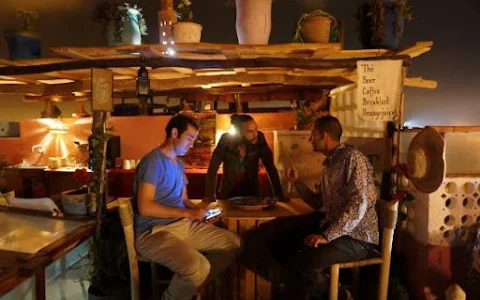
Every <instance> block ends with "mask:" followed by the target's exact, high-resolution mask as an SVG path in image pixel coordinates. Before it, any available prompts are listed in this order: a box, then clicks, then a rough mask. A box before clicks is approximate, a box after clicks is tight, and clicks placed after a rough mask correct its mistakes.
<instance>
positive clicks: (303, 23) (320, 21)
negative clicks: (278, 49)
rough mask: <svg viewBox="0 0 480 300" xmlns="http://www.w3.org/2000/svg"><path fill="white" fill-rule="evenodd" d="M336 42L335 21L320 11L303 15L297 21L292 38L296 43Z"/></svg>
mask: <svg viewBox="0 0 480 300" xmlns="http://www.w3.org/2000/svg"><path fill="white" fill-rule="evenodd" d="M338 40H339V31H338V22H337V19H335V17H334V16H332V15H331V14H329V13H327V12H324V11H323V10H320V9H318V10H314V11H312V12H311V13H308V14H304V15H303V16H302V17H301V18H300V20H298V23H297V30H296V32H295V36H294V38H293V41H294V42H296V43H337V42H338Z"/></svg>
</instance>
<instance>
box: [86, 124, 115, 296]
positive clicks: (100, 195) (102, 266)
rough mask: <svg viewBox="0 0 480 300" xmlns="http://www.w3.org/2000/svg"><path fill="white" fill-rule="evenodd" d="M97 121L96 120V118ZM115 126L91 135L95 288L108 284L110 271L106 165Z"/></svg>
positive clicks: (91, 256) (91, 275) (92, 263)
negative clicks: (106, 230) (106, 212)
mask: <svg viewBox="0 0 480 300" xmlns="http://www.w3.org/2000/svg"><path fill="white" fill-rule="evenodd" d="M94 122H95V120H94ZM111 132H113V127H109V128H106V129H105V130H103V132H94V133H93V134H92V136H91V139H90V143H91V145H90V146H91V147H92V156H91V166H92V169H93V170H92V171H93V173H92V176H91V178H90V180H91V182H90V183H89V186H90V192H91V193H93V194H95V201H96V228H95V234H94V236H93V238H92V239H91V243H90V252H89V256H90V262H91V268H90V271H91V272H90V282H91V285H92V286H93V287H95V288H102V287H104V286H105V285H107V284H108V282H109V279H108V276H109V275H111V271H109V269H110V268H109V260H108V259H107V257H108V256H109V252H110V251H111V249H109V247H108V241H107V240H108V239H107V238H106V237H105V236H104V231H103V220H104V214H105V208H106V199H105V193H104V191H105V186H106V184H107V182H106V176H105V172H106V171H105V166H106V149H107V142H108V140H109V139H110V137H111Z"/></svg>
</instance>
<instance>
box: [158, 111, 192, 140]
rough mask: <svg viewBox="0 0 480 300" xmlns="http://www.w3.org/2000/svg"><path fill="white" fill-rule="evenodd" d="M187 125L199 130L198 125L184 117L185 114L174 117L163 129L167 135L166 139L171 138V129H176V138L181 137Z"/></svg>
mask: <svg viewBox="0 0 480 300" xmlns="http://www.w3.org/2000/svg"><path fill="white" fill-rule="evenodd" d="M188 125H190V126H192V127H194V128H195V129H196V130H198V129H199V128H200V126H199V125H198V123H197V122H196V121H195V119H193V118H192V117H190V116H188V115H185V114H178V115H176V116H175V117H173V118H171V119H170V121H168V123H167V127H165V132H166V134H167V138H169V137H171V136H172V129H173V128H177V130H178V136H180V135H182V133H184V132H185V131H186V130H187V128H188Z"/></svg>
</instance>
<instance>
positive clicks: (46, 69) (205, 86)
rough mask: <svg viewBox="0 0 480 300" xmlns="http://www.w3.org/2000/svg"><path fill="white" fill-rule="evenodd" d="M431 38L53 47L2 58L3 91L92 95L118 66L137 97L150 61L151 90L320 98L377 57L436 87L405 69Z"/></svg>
mask: <svg viewBox="0 0 480 300" xmlns="http://www.w3.org/2000/svg"><path fill="white" fill-rule="evenodd" d="M432 45H433V43H432V42H418V43H416V44H414V45H412V46H410V47H407V48H405V49H402V50H398V51H389V50H384V49H373V50H342V47H341V44H282V45H265V46H257V45H229V44H207V43H199V44H176V45H173V46H171V47H167V46H162V45H141V46H119V47H111V48H92V47H88V48H70V47H64V48H53V49H51V50H52V51H53V53H54V54H55V55H56V57H54V58H47V59H37V60H28V61H9V60H0V94H20V95H23V96H24V97H25V100H26V101H82V100H90V98H92V97H91V91H92V84H93V82H92V68H95V69H97V68H100V69H109V70H111V71H112V73H113V95H114V97H130V96H131V97H135V95H136V79H137V72H138V69H139V68H140V67H142V66H145V67H147V68H148V70H149V77H150V88H151V90H152V91H153V93H152V96H156V95H177V96H183V97H186V96H188V97H194V98H195V99H196V100H198V98H196V97H197V96H199V97H203V98H208V97H209V96H216V99H220V100H221V101H232V98H233V96H234V95H235V94H246V95H249V96H250V97H246V98H247V99H248V101H258V100H264V101H265V100H271V99H275V100H299V99H300V97H299V95H302V96H308V95H310V96H308V97H311V98H315V97H316V96H318V95H319V94H321V93H322V89H329V90H330V93H331V94H332V93H342V92H344V91H347V90H350V89H353V88H355V86H356V82H357V62H358V61H371V60H402V61H403V77H404V80H403V84H404V85H405V86H409V87H419V88H430V89H433V88H436V86H437V83H436V82H435V81H432V80H426V79H423V78H420V77H418V78H409V77H407V70H408V67H409V66H410V65H411V64H412V61H413V59H414V58H416V57H418V56H420V55H422V54H424V53H426V52H428V51H430V49H431V47H432ZM218 96H220V97H218ZM308 97H306V98H308ZM110 98H111V97H110ZM306 98H303V99H306ZM400 109H401V108H400ZM107 116H108V114H107V110H96V111H95V110H94V111H93V121H92V132H93V134H94V135H95V134H97V135H100V136H103V135H104V134H105V128H106V127H105V123H106V119H107ZM385 140H386V145H387V146H386V148H387V149H386V153H387V155H386V157H385V161H386V162H388V163H385V164H384V170H385V172H387V173H388V172H391V169H392V161H393V159H392V153H393V151H392V147H393V143H394V140H393V135H386V136H385ZM101 142H102V143H99V144H98V145H97V146H95V149H94V151H96V153H100V152H101V151H102V150H101V149H105V148H106V141H105V140H102V141H101ZM93 169H94V172H96V173H98V174H102V176H103V177H101V178H100V180H99V182H102V183H103V182H105V180H104V176H105V161H103V163H102V164H101V165H98V166H96V167H94V168H93ZM99 186H100V187H99V188H98V190H96V192H97V197H96V199H97V201H101V200H100V199H101V195H102V194H103V192H104V190H105V186H104V184H100V185H99ZM392 205H394V206H395V210H396V209H397V208H398V203H396V204H392ZM99 207H102V203H101V202H98V203H97V220H101V210H100V209H98V208H99ZM99 211H100V212H99ZM255 213H256V212H253V213H252V214H251V215H248V216H243V215H242V216H240V217H238V216H237V217H232V218H231V219H230V220H228V221H229V223H228V228H229V230H231V231H233V232H236V233H237V234H239V235H242V234H243V233H244V232H246V231H247V230H249V229H250V228H253V227H254V226H257V225H259V224H261V223H262V222H264V221H265V219H264V218H263V219H262V217H261V216H260V217H259V216H258V215H255ZM271 217H272V218H275V217H276V216H271ZM97 230H98V227H97ZM384 243H390V247H391V238H390V240H388V241H385V240H384ZM390 249H391V248H390ZM388 261H389V258H388ZM232 272H233V274H236V275H235V276H234V280H232V282H234V285H233V287H234V288H233V289H232V291H233V292H232V293H233V294H234V295H237V296H238V298H239V299H255V298H257V296H260V293H265V294H266V296H265V297H264V298H265V299H269V296H268V293H267V292H268V291H269V289H270V285H269V283H268V282H266V281H265V279H263V278H261V277H260V276H257V275H256V274H254V273H253V272H251V271H249V270H247V269H246V268H244V267H243V266H240V265H234V266H232ZM387 275H388V273H387Z"/></svg>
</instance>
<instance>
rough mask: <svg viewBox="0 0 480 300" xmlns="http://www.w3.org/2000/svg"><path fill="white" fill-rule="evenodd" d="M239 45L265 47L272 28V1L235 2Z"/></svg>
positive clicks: (238, 0)
mask: <svg viewBox="0 0 480 300" xmlns="http://www.w3.org/2000/svg"><path fill="white" fill-rule="evenodd" d="M235 4H236V8H237V20H236V29H237V38H238V43H239V44H253V45H267V44H268V40H269V38H270V31H271V28H272V0H236V1H235Z"/></svg>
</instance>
